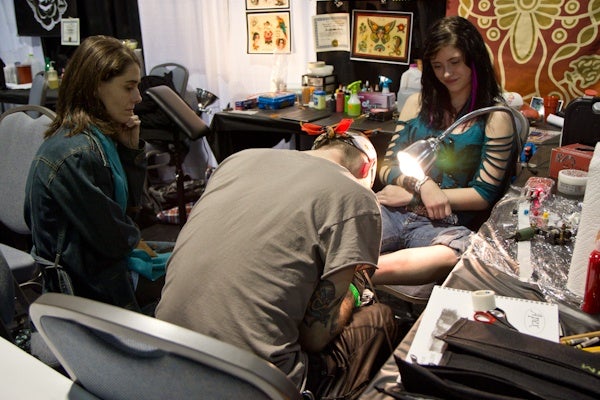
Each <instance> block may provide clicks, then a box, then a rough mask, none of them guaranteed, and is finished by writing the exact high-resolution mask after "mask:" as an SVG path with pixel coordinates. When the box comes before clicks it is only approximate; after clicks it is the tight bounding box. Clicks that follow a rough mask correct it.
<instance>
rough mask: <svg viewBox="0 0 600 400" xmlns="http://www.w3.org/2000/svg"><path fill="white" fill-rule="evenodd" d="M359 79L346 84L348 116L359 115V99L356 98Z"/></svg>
mask: <svg viewBox="0 0 600 400" xmlns="http://www.w3.org/2000/svg"><path fill="white" fill-rule="evenodd" d="M360 84H361V81H354V82H352V83H351V84H349V85H348V90H349V91H350V98H349V99H348V116H349V117H358V116H359V115H360V108H361V107H360V99H359V98H358V90H359V89H360Z"/></svg>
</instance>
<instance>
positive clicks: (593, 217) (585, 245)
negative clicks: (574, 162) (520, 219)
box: [567, 142, 600, 296]
mask: <svg viewBox="0 0 600 400" xmlns="http://www.w3.org/2000/svg"><path fill="white" fill-rule="evenodd" d="M599 230H600V142H599V143H596V148H595V149H594V155H593V156H592V161H591V162H590V166H589V170H588V180H587V185H586V189H585V195H584V197H583V205H582V208H581V222H580V223H579V229H578V231H577V237H576V239H575V247H574V249H573V258H572V259H571V266H570V268H569V275H568V279H567V289H569V290H570V291H571V292H573V293H575V294H577V295H578V296H583V292H584V291H585V280H586V277H587V268H588V262H589V257H590V253H591V252H592V250H593V249H594V241H595V239H596V234H597V233H598V231H599Z"/></svg>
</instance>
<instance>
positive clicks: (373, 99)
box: [358, 92, 396, 113]
mask: <svg viewBox="0 0 600 400" xmlns="http://www.w3.org/2000/svg"><path fill="white" fill-rule="evenodd" d="M358 98H359V99H360V103H361V105H362V112H363V113H366V112H369V110H371V109H372V108H383V109H386V110H391V109H393V108H395V107H396V93H381V92H359V93H358Z"/></svg>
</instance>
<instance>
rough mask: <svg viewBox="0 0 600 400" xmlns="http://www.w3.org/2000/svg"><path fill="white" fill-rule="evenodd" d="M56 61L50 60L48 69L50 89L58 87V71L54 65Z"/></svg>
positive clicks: (47, 77)
mask: <svg viewBox="0 0 600 400" xmlns="http://www.w3.org/2000/svg"><path fill="white" fill-rule="evenodd" d="M53 63H54V61H50V63H49V64H50V65H49V67H48V71H47V72H46V81H47V83H48V89H58V73H57V72H56V70H55V69H54V67H53V66H52V64H53Z"/></svg>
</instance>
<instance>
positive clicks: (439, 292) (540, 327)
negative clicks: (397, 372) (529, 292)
mask: <svg viewBox="0 0 600 400" xmlns="http://www.w3.org/2000/svg"><path fill="white" fill-rule="evenodd" d="M495 302H496V307H498V308H501V309H502V310H504V312H505V313H506V317H507V319H508V321H509V322H510V323H511V324H512V325H513V326H514V327H515V328H516V329H517V330H518V331H519V332H521V333H525V334H529V335H532V336H537V337H539V338H542V339H546V340H550V341H553V342H558V341H559V333H560V328H559V323H558V306H557V305H556V304H551V303H544V302H541V301H533V300H527V299H520V298H516V297H505V296H498V295H496V296H495ZM473 314H474V310H473V303H472V299H471V292H470V291H468V290H461V289H454V288H449V287H442V286H435V287H434V288H433V292H432V293H431V297H430V298H429V302H428V303H427V306H426V307H425V310H424V311H423V315H422V317H421V322H420V324H419V327H418V328H417V333H416V334H415V338H414V339H413V341H412V344H411V346H410V349H409V351H408V354H407V357H406V360H407V361H408V362H411V361H412V356H414V357H416V360H417V362H418V363H419V364H435V365H437V364H439V362H440V359H441V358H442V354H443V352H444V345H445V342H444V341H442V340H440V339H437V338H436V336H438V335H440V334H442V333H444V332H446V331H447V330H448V329H449V328H450V327H451V326H452V325H453V324H454V322H456V321H458V320H459V319H460V318H468V319H470V320H473ZM482 323H483V322H482Z"/></svg>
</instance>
